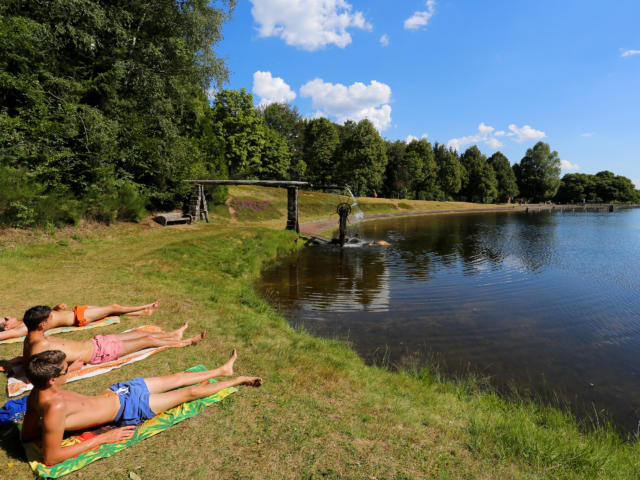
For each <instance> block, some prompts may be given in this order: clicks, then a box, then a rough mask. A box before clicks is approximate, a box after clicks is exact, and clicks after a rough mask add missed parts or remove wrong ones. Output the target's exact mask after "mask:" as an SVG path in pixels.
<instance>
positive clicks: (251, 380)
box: [238, 377, 262, 387]
mask: <svg viewBox="0 0 640 480" xmlns="http://www.w3.org/2000/svg"><path fill="white" fill-rule="evenodd" d="M238 380H239V381H240V383H239V385H246V386H248V387H260V386H262V379H261V378H260V377H238Z"/></svg>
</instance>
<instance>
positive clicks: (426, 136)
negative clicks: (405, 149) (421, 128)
mask: <svg viewBox="0 0 640 480" xmlns="http://www.w3.org/2000/svg"><path fill="white" fill-rule="evenodd" d="M428 137H429V136H428V135H427V134H426V133H423V134H422V135H420V139H421V140H426V139H427V138H428ZM414 140H419V139H418V137H414V136H413V135H407V138H405V140H404V142H405V143H411V142H413V141H414Z"/></svg>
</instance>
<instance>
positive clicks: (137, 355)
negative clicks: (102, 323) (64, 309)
mask: <svg viewBox="0 0 640 480" xmlns="http://www.w3.org/2000/svg"><path fill="white" fill-rule="evenodd" d="M132 330H143V331H145V332H160V331H162V329H161V328H160V327H156V326H155V325H144V326H142V327H138V328H131V329H129V330H125V332H131V331H132ZM123 333H124V332H123ZM187 345H189V342H188V341H181V342H176V343H175V344H173V345H168V346H165V347H151V348H145V349H144V350H139V351H137V352H133V353H130V354H128V355H123V356H122V357H120V358H118V359H117V360H112V361H110V362H105V363H101V364H99V365H90V364H85V366H84V367H82V368H81V369H80V370H76V371H74V372H69V373H68V374H67V382H75V381H76V380H82V379H83V378H89V377H95V376H96V375H102V374H103V373H107V372H110V371H111V370H114V369H116V368H120V367H122V366H124V365H128V364H130V363H135V362H139V361H140V360H144V359H145V358H147V357H149V356H151V355H154V354H156V353H158V352H161V351H163V350H166V349H167V348H173V347H184V346H187ZM32 388H33V385H31V383H30V382H29V380H27V377H26V376H25V373H24V367H22V366H19V367H17V368H14V369H13V372H12V374H11V376H10V377H9V378H8V379H7V394H8V395H9V396H10V397H15V396H17V395H21V394H23V393H25V392H28V391H29V390H31V389H32Z"/></svg>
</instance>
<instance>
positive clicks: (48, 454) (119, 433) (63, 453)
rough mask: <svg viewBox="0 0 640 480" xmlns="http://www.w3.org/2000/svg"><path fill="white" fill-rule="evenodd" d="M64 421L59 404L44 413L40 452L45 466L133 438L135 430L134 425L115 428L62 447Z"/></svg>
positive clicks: (63, 411) (63, 408)
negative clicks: (106, 444)
mask: <svg viewBox="0 0 640 480" xmlns="http://www.w3.org/2000/svg"><path fill="white" fill-rule="evenodd" d="M64 419H65V407H64V404H62V403H61V402H60V403H56V404H54V405H51V406H50V407H49V408H47V410H46V411H45V412H44V419H43V426H42V451H43V460H44V463H46V464H47V465H55V464H56V463H60V462H63V461H65V460H66V459H68V458H72V457H75V456H76V455H78V454H80V453H82V452H86V451H87V450H91V449H93V448H96V447H99V446H100V445H102V444H103V443H116V442H120V441H122V440H127V439H129V438H131V437H132V436H133V433H134V432H135V429H136V426H135V425H130V426H127V427H121V428H115V429H113V430H109V431H108V432H106V433H102V434H100V435H97V436H95V437H93V438H90V439H88V440H85V441H84V442H80V443H77V444H75V445H69V446H67V447H63V446H62V437H63V435H64Z"/></svg>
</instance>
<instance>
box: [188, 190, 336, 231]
mask: <svg viewBox="0 0 640 480" xmlns="http://www.w3.org/2000/svg"><path fill="white" fill-rule="evenodd" d="M184 182H185V183H191V184H193V186H194V188H193V192H192V193H191V198H190V200H189V216H190V217H191V219H192V221H196V222H197V221H198V220H205V221H207V222H208V221H209V208H208V206H207V200H206V198H205V195H204V187H205V185H253V186H258V187H276V188H286V189H287V226H286V229H287V230H295V231H296V233H300V226H299V225H298V189H299V188H314V189H317V190H344V188H345V187H344V186H341V185H313V184H311V183H309V182H297V181H293V180H184Z"/></svg>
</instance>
